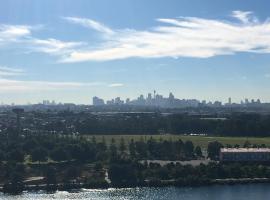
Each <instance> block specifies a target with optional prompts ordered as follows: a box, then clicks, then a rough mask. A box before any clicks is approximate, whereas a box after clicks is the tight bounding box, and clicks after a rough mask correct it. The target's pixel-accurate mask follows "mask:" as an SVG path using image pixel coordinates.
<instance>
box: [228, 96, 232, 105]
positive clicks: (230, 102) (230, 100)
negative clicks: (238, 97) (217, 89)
mask: <svg viewBox="0 0 270 200" xmlns="http://www.w3.org/2000/svg"><path fill="white" fill-rule="evenodd" d="M228 104H229V105H231V104H232V98H231V97H229V99H228Z"/></svg>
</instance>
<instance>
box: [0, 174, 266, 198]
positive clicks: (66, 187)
mask: <svg viewBox="0 0 270 200" xmlns="http://www.w3.org/2000/svg"><path fill="white" fill-rule="evenodd" d="M263 183H270V178H241V179H235V178H230V179H214V180H208V181H206V182H204V183H198V184H183V185H181V183H180V182H178V181H176V180H157V181H148V182H147V181H144V182H142V183H139V184H134V185H121V186H120V185H119V186H114V185H113V184H109V183H106V184H103V185H94V184H87V183H58V184H39V185H24V187H23V190H21V191H18V192H14V191H12V192H6V191H4V189H3V186H1V187H0V192H1V193H4V194H14V195H18V194H21V193H22V192H25V191H26V192H35V191H46V192H55V191H71V190H80V189H98V190H107V189H112V188H113V189H124V188H137V187H146V188H151V187H156V188H158V187H178V188H182V187H204V186H214V185H236V184H240V185H246V184H263Z"/></svg>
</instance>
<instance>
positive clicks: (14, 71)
mask: <svg viewBox="0 0 270 200" xmlns="http://www.w3.org/2000/svg"><path fill="white" fill-rule="evenodd" d="M23 74H24V70H23V69H19V68H11V67H6V66H0V77H5V76H19V75H23Z"/></svg>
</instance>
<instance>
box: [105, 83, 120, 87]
mask: <svg viewBox="0 0 270 200" xmlns="http://www.w3.org/2000/svg"><path fill="white" fill-rule="evenodd" d="M123 86H124V84H123V83H112V84H109V85H108V87H123Z"/></svg>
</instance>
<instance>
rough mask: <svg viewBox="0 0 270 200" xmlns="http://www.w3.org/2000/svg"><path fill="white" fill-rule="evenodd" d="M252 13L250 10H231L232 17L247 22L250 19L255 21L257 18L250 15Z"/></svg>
mask: <svg viewBox="0 0 270 200" xmlns="http://www.w3.org/2000/svg"><path fill="white" fill-rule="evenodd" d="M252 14H253V13H252V12H250V11H246V12H243V11H240V10H235V11H233V12H232V17H235V18H237V19H238V20H240V21H241V22H243V23H249V22H250V21H251V22H257V21H258V19H257V18H256V17H254V16H252Z"/></svg>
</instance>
